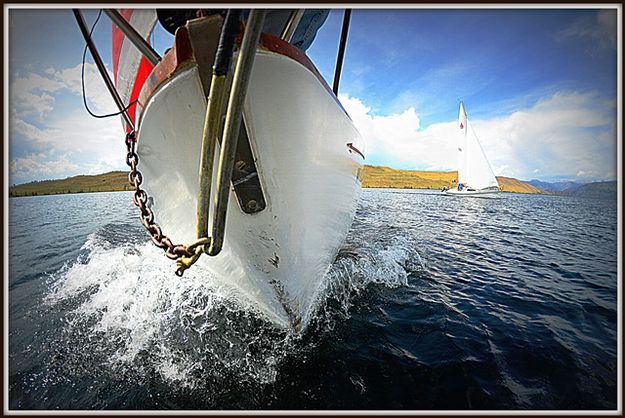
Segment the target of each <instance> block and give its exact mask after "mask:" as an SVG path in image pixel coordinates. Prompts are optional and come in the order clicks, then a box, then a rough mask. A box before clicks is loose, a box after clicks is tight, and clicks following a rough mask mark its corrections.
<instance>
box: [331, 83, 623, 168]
mask: <svg viewBox="0 0 625 418" xmlns="http://www.w3.org/2000/svg"><path fill="white" fill-rule="evenodd" d="M340 98H341V102H342V103H343V105H344V106H345V108H346V110H347V111H348V113H349V114H350V116H351V117H352V119H353V120H354V123H355V124H356V126H357V128H358V129H359V131H360V132H361V134H362V135H363V137H364V139H365V141H366V143H367V157H368V160H369V161H371V160H376V161H379V160H384V161H388V165H391V166H395V167H401V168H411V169H420V170H453V169H455V168H456V138H457V136H456V135H457V127H456V125H457V123H456V121H455V120H452V121H449V122H444V123H436V124H432V125H429V126H427V127H425V128H424V129H419V128H420V120H419V116H418V114H417V112H416V110H415V109H414V108H409V109H407V110H405V111H404V112H402V113H398V114H393V115H389V116H377V115H372V113H373V112H372V111H371V108H369V107H367V106H366V104H365V103H363V102H362V101H361V100H359V99H357V98H354V97H349V96H346V95H341V97H340ZM465 106H466V108H467V112H468V113H469V118H470V119H471V105H470V103H469V104H466V103H465ZM615 120H616V113H615V105H614V102H613V101H606V100H604V99H601V98H600V97H599V96H597V95H596V94H593V93H575V92H561V93H556V94H554V95H552V96H550V97H547V98H544V99H543V100H540V101H538V102H537V103H535V104H534V105H533V106H532V107H530V108H527V109H523V110H519V111H516V112H513V113H511V114H509V115H507V116H505V117H500V118H495V119H488V120H477V119H471V122H472V125H473V126H474V128H475V132H476V133H477V135H478V137H479V138H480V142H481V144H482V147H483V148H484V151H485V153H486V155H487V157H488V159H489V161H490V163H491V166H492V167H493V170H494V171H495V173H496V174H497V175H505V176H511V177H517V178H520V179H530V178H533V177H535V176H540V177H541V178H545V179H548V178H549V177H551V176H570V177H572V178H573V177H575V176H577V174H578V172H583V176H584V177H587V178H614V177H615V175H616V130H615Z"/></svg>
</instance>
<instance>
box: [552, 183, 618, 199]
mask: <svg viewBox="0 0 625 418" xmlns="http://www.w3.org/2000/svg"><path fill="white" fill-rule="evenodd" d="M562 194H565V195H567V196H577V197H589V198H593V199H616V196H617V184H616V181H598V182H595V183H588V184H583V185H581V186H575V187H572V188H569V189H566V190H564V191H563V192H562Z"/></svg>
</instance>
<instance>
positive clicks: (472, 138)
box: [458, 102, 499, 190]
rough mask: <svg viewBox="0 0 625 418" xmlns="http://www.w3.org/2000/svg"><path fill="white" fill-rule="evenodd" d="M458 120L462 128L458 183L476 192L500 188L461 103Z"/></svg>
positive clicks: (459, 147)
mask: <svg viewBox="0 0 625 418" xmlns="http://www.w3.org/2000/svg"><path fill="white" fill-rule="evenodd" d="M458 119H459V121H458V123H459V128H460V138H459V146H458V149H459V151H458V163H459V164H458V183H459V184H460V183H461V184H462V185H463V188H470V189H475V190H481V189H487V188H492V187H497V188H499V183H497V178H496V177H495V173H493V169H492V168H491V166H490V163H489V162H488V159H487V158H486V155H485V154H484V150H483V149H482V146H481V145H480V141H479V140H478V138H477V135H476V134H475V131H474V130H473V127H472V126H471V122H470V121H469V119H468V117H467V114H466V112H465V110H464V105H463V103H462V102H461V103H460V115H459V117H458Z"/></svg>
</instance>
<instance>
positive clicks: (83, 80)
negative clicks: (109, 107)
mask: <svg viewBox="0 0 625 418" xmlns="http://www.w3.org/2000/svg"><path fill="white" fill-rule="evenodd" d="M100 16H102V9H100V11H99V12H98V16H97V17H96V19H95V21H94V22H93V25H92V26H91V30H90V31H89V37H88V40H91V35H92V34H93V30H94V29H95V26H96V25H97V24H98V21H99V20H100ZM88 46H89V42H88V41H87V42H85V49H84V51H83V53H82V69H81V77H80V81H81V85H82V102H83V104H84V105H85V109H87V112H88V113H89V114H90V115H91V116H93V117H94V118H98V119H104V118H110V117H112V116H119V115H121V114H122V113H124V112H126V111H128V109H130V108H131V107H132V105H134V104H135V103H137V100H133V101H132V102H130V104H129V105H128V106H126V107H125V108H123V109H122V110H120V111H119V112H116V113H109V114H107V115H96V114H95V113H93V112H92V111H91V109H89V106H88V105H87V95H86V93H85V60H86V57H87V48H88Z"/></svg>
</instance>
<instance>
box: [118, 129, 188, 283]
mask: <svg viewBox="0 0 625 418" xmlns="http://www.w3.org/2000/svg"><path fill="white" fill-rule="evenodd" d="M126 148H127V150H128V153H127V154H126V164H128V166H129V167H130V173H128V181H129V182H130V184H131V185H132V186H133V187H134V188H135V194H134V196H133V197H132V200H133V202H134V204H135V206H137V207H138V208H139V210H140V211H141V214H140V215H139V218H140V219H141V223H142V224H143V226H144V227H145V229H147V230H148V232H149V233H150V237H151V238H152V242H153V243H154V245H156V246H157V247H159V248H162V249H163V250H164V251H165V255H166V256H167V257H168V258H170V259H172V260H180V259H183V258H191V259H193V258H195V259H197V258H196V252H197V249H196V248H195V247H194V246H190V247H187V246H186V245H182V244H178V245H175V244H174V243H172V242H171V239H169V238H168V237H167V236H166V235H164V234H163V231H161V227H160V226H158V224H157V223H155V222H154V212H153V211H152V209H150V208H149V207H148V197H149V196H148V194H147V192H146V191H145V190H143V189H142V188H141V184H142V183H143V175H142V174H141V172H140V171H139V169H138V168H137V166H138V165H139V155H138V154H137V151H136V149H137V140H136V133H135V131H134V130H131V131H130V132H128V133H127V134H126ZM196 245H197V244H196ZM194 261H195V260H194ZM191 264H192V263H191ZM183 271H184V269H183ZM179 272H180V273H179ZM176 274H178V275H179V276H182V272H181V271H180V269H178V271H176Z"/></svg>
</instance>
